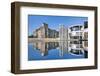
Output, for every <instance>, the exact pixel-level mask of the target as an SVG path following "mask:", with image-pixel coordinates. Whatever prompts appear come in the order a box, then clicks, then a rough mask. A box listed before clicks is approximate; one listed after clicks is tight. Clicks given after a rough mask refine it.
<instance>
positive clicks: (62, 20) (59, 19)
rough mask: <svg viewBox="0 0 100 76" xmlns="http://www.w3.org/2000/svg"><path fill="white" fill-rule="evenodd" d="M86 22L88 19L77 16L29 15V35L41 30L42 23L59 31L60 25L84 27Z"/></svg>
mask: <svg viewBox="0 0 100 76" xmlns="http://www.w3.org/2000/svg"><path fill="white" fill-rule="evenodd" d="M84 21H88V18H87V17H75V16H50V15H28V35H31V34H32V33H33V30H35V29H37V28H39V27H40V26H41V25H42V23H47V24H48V26H49V28H51V29H56V30H58V28H59V25H60V24H63V25H64V26H66V27H68V26H70V25H74V24H82V25H83V24H84Z"/></svg>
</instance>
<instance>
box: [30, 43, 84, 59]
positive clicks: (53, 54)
mask: <svg viewBox="0 0 100 76" xmlns="http://www.w3.org/2000/svg"><path fill="white" fill-rule="evenodd" d="M60 51H61V50H58V49H51V50H48V55H46V56H41V53H40V50H37V49H36V48H34V47H33V45H32V44H31V43H30V44H28V61H31V60H53V59H80V58H81V59H84V54H82V55H81V56H75V55H71V54H66V53H65V54H64V55H63V56H59V52H60Z"/></svg>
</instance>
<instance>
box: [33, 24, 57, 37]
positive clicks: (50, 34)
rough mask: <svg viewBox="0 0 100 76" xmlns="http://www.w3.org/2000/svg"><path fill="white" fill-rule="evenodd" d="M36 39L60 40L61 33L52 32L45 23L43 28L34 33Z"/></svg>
mask: <svg viewBox="0 0 100 76" xmlns="http://www.w3.org/2000/svg"><path fill="white" fill-rule="evenodd" d="M33 37H35V38H58V37H59V32H58V31H56V30H52V29H50V28H49V27H48V24H46V23H43V24H42V26H41V27H40V28H38V29H36V30H35V31H34V32H33Z"/></svg>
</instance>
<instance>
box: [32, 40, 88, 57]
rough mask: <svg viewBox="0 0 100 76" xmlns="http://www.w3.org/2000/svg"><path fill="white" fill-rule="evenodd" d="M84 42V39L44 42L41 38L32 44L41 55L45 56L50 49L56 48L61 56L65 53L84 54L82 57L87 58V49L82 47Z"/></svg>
mask: <svg viewBox="0 0 100 76" xmlns="http://www.w3.org/2000/svg"><path fill="white" fill-rule="evenodd" d="M84 42H85V41H65V40H62V41H61V40H60V41H58V42H44V41H43V40H42V41H37V42H33V43H32V45H33V47H34V48H36V49H37V50H39V51H40V53H41V56H47V55H48V52H49V51H50V50H52V49H58V50H59V56H63V55H65V54H72V55H76V56H80V55H83V54H84V57H85V58H87V55H88V54H87V50H86V49H84V48H83V45H84V44H83V43H84ZM33 51H34V49H33Z"/></svg>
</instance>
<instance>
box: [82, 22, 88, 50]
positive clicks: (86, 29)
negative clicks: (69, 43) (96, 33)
mask: <svg viewBox="0 0 100 76" xmlns="http://www.w3.org/2000/svg"><path fill="white" fill-rule="evenodd" d="M83 39H84V43H83V44H84V47H85V48H86V49H87V47H88V22H87V21H85V22H84V30H83Z"/></svg>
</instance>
